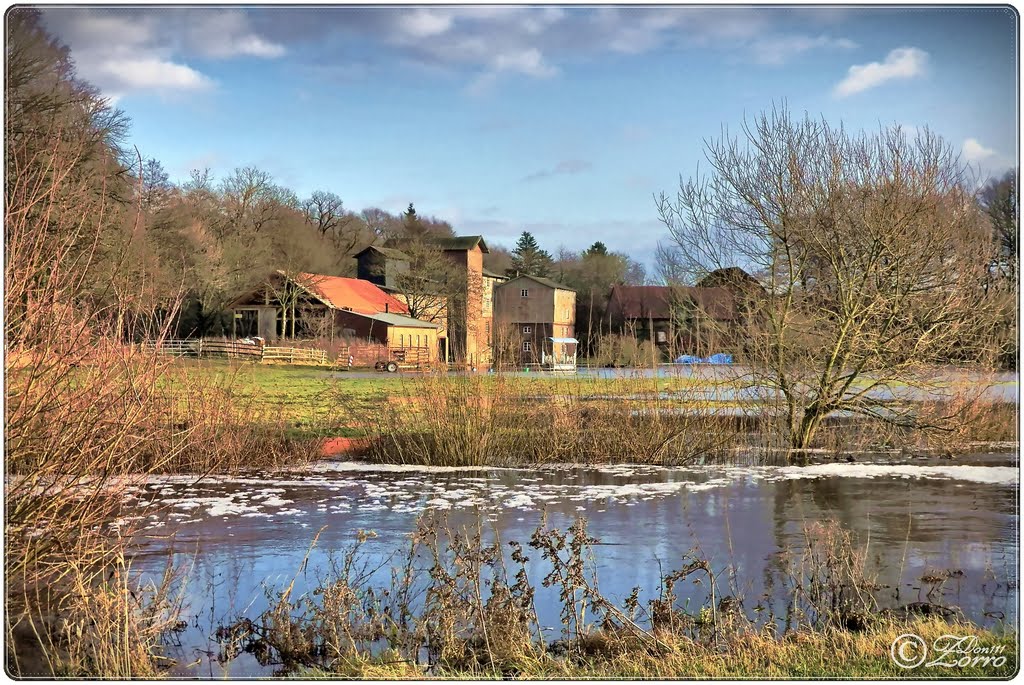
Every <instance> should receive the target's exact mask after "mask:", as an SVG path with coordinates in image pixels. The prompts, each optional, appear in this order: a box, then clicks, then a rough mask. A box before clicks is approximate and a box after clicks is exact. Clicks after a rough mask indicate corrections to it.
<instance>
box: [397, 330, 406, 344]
mask: <svg viewBox="0 0 1024 685" xmlns="http://www.w3.org/2000/svg"><path fill="white" fill-rule="evenodd" d="M398 346H399V347H405V333H400V334H399V335H398Z"/></svg>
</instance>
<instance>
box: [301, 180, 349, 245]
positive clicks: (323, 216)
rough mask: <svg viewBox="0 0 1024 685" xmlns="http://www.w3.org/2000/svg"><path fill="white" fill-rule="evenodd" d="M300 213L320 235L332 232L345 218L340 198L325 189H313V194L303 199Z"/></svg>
mask: <svg viewBox="0 0 1024 685" xmlns="http://www.w3.org/2000/svg"><path fill="white" fill-rule="evenodd" d="M302 213H303V215H304V216H305V218H306V223H307V224H309V225H310V226H313V227H314V228H316V230H317V232H318V233H319V234H320V235H327V234H328V233H332V232H334V231H335V230H337V228H338V226H340V225H341V222H342V221H344V220H345V219H346V218H347V212H346V211H345V205H344V203H343V202H342V201H341V198H340V197H338V196H337V195H335V194H334V193H332V192H329V191H326V190H314V191H313V194H312V195H310V196H309V198H307V199H306V200H305V201H303V203H302Z"/></svg>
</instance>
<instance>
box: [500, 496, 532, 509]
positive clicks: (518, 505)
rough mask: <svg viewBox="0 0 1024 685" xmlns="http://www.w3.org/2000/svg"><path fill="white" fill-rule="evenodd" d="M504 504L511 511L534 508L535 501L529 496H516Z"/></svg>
mask: <svg viewBox="0 0 1024 685" xmlns="http://www.w3.org/2000/svg"><path fill="white" fill-rule="evenodd" d="M504 504H505V506H506V507H507V508H509V509H524V508H526V507H532V506H533V499H531V498H530V496H529V495H516V496H515V497H510V498H509V499H507V500H505V502H504Z"/></svg>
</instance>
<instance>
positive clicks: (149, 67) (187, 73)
mask: <svg viewBox="0 0 1024 685" xmlns="http://www.w3.org/2000/svg"><path fill="white" fill-rule="evenodd" d="M98 70H99V71H100V73H102V75H103V80H104V81H106V82H108V83H110V82H115V83H117V84H118V86H119V88H120V89H129V90H138V89H157V90H160V89H169V90H202V89H205V88H209V87H211V86H212V85H213V82H212V81H211V80H210V79H208V78H207V77H205V76H203V75H202V74H200V73H199V72H198V71H196V70H195V69H192V68H190V67H188V66H186V65H184V64H175V63H174V62H165V61H162V60H159V59H155V58H149V59H137V60H130V59H129V60H118V59H112V60H106V61H104V62H103V63H101V64H100V65H99V66H98Z"/></svg>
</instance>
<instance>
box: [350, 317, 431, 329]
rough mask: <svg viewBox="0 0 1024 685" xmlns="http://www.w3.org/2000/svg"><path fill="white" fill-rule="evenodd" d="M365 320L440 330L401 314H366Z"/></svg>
mask: <svg viewBox="0 0 1024 685" xmlns="http://www.w3.org/2000/svg"><path fill="white" fill-rule="evenodd" d="M366 316H367V318H370V319H373V320H374V321H380V322H381V323H383V324H387V325H388V326H404V327H405V328H440V326H439V325H437V324H436V323H431V322H430V321H421V320H419V319H414V318H412V317H411V316H402V315H401V314H367V315H366Z"/></svg>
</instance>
